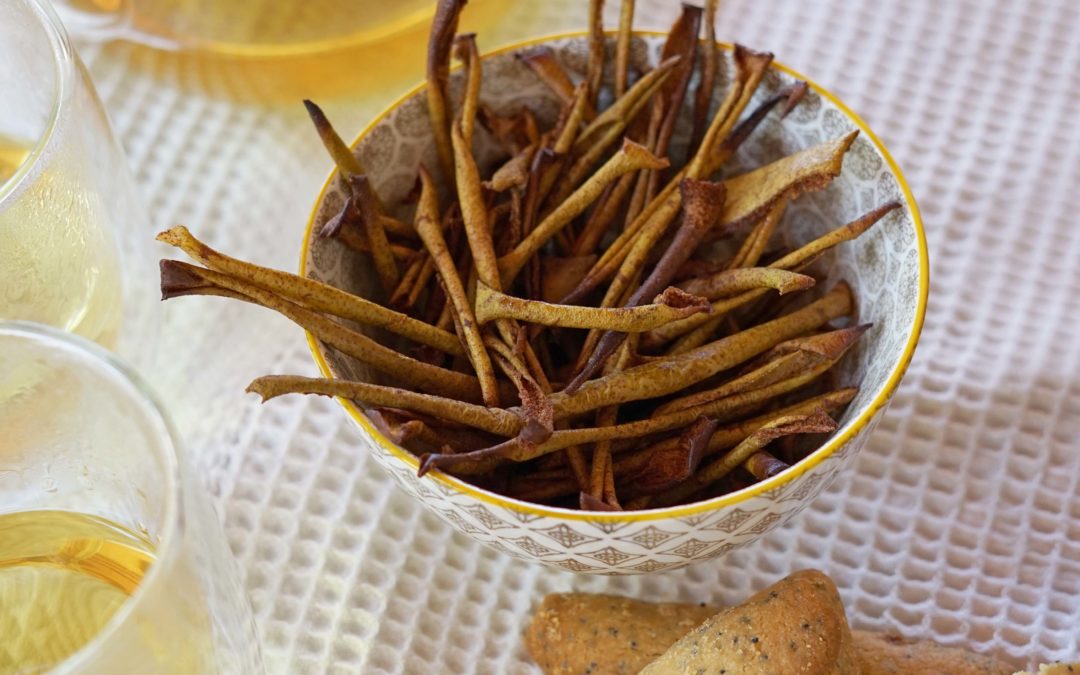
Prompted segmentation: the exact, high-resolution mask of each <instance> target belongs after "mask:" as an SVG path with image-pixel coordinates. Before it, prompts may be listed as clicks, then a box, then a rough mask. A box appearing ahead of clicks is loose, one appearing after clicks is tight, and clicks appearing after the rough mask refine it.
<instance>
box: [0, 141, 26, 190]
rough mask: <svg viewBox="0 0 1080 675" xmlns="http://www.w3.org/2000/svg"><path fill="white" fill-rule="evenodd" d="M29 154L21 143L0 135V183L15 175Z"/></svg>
mask: <svg viewBox="0 0 1080 675" xmlns="http://www.w3.org/2000/svg"><path fill="white" fill-rule="evenodd" d="M29 154H30V151H29V150H28V149H27V148H26V147H25V146H23V145H22V144H21V143H13V142H11V141H8V140H6V139H5V138H3V137H2V136H0V185H3V184H4V182H5V181H6V180H7V179H8V178H11V177H12V176H14V175H15V171H17V170H18V168H19V166H21V165H22V163H23V162H24V161H26V156H27V155H29Z"/></svg>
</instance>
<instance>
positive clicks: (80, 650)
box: [0, 322, 263, 674]
mask: <svg viewBox="0 0 1080 675" xmlns="http://www.w3.org/2000/svg"><path fill="white" fill-rule="evenodd" d="M0 429H2V430H3V433H2V434H0V495H2V499H0V673H2V674H8V673H39V672H44V671H48V670H50V669H55V671H56V672H61V673H68V672H79V673H245V674H246V673H258V672H262V670H263V665H262V660H261V655H260V651H259V646H258V641H257V639H256V633H255V628H254V624H253V620H252V615H251V609H250V606H249V605H248V602H247V599H246V597H245V595H244V592H243V587H242V585H241V583H240V580H239V574H238V570H237V567H236V563H235V560H234V559H233V558H232V556H231V555H230V553H229V549H228V546H227V545H226V542H225V538H224V534H223V532H222V530H221V527H220V524H219V522H218V520H217V518H216V516H215V514H214V511H213V508H212V505H211V503H210V501H209V497H208V495H207V494H206V493H205V492H204V491H203V490H202V489H201V486H200V484H199V483H198V481H197V479H196V478H195V477H194V476H193V475H192V472H191V467H190V466H189V465H187V464H186V463H185V461H184V457H183V456H182V454H181V453H180V448H179V443H178V438H177V435H176V433H175V431H174V430H173V429H172V428H171V427H170V424H169V421H168V420H167V418H166V417H165V415H164V413H163V412H162V410H161V408H160V407H159V406H158V404H157V403H156V402H155V400H154V397H153V396H152V395H151V394H150V393H149V392H148V390H147V389H146V387H145V385H144V384H143V383H142V382H141V381H140V380H139V379H138V378H137V377H136V376H135V375H133V374H132V373H131V372H130V371H129V370H128V369H127V368H126V367H124V366H123V365H121V364H120V363H119V362H118V361H116V360H115V359H114V357H112V356H111V355H110V354H109V353H108V352H107V351H105V350H103V349H102V348H101V347H100V346H98V345H96V344H94V343H91V342H89V341H87V340H84V339H82V338H79V337H77V336H73V335H71V334H70V333H64V332H61V331H57V330H55V329H53V328H49V327H45V326H41V325H39V324H31V323H26V322H0Z"/></svg>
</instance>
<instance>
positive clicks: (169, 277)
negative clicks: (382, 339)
mask: <svg viewBox="0 0 1080 675" xmlns="http://www.w3.org/2000/svg"><path fill="white" fill-rule="evenodd" d="M161 270H162V275H161V280H162V295H163V296H165V297H173V294H171V293H170V292H169V286H170V285H171V284H172V283H174V281H175V280H176V279H178V278H179V279H183V280H184V281H183V285H184V289H185V293H186V294H192V293H191V292H190V291H192V290H193V289H195V288H197V286H196V285H194V284H193V283H191V282H190V279H191V278H192V277H195V278H197V279H198V280H199V286H198V287H216V288H221V289H224V290H226V291H229V292H230V293H232V294H238V295H242V296H244V299H245V300H248V301H250V302H253V303H255V304H258V305H261V306H263V307H266V308H268V309H273V310H274V311H276V312H278V313H279V314H282V315H283V316H285V317H287V318H288V319H290V320H291V321H293V322H294V323H296V324H298V325H300V326H301V327H302V328H304V329H305V330H307V331H309V332H310V333H312V334H313V335H315V336H316V337H318V338H319V339H320V340H322V341H323V342H326V343H327V344H329V345H330V346H332V347H334V348H336V349H338V350H339V351H341V352H342V353H344V354H347V355H349V356H352V357H353V358H356V359H358V360H360V361H363V362H365V363H367V364H369V365H371V366H372V367H374V368H376V369H378V370H379V371H381V372H384V373H387V374H392V375H394V376H395V377H397V378H399V379H400V380H401V381H402V382H405V383H407V384H409V385H412V386H415V387H418V388H421V389H424V390H426V391H429V392H431V393H435V394H439V395H444V396H452V397H458V398H461V399H462V400H476V399H477V394H478V393H479V385H478V383H477V382H476V378H474V377H471V376H468V375H465V374H463V373H459V372H455V371H452V370H446V369H445V368H439V367H438V366H433V365H431V364H428V363H424V362H422V361H417V360H415V359H412V358H410V357H408V356H405V355H403V354H401V353H400V352H397V351H395V350H393V349H390V348H389V347H386V346H384V345H382V344H380V343H378V342H376V341H375V340H372V339H371V338H369V337H368V336H366V335H364V334H363V333H360V332H358V331H354V330H351V329H349V328H346V327H345V326H343V325H342V324H340V323H337V322H336V321H333V320H331V319H328V318H326V317H325V316H323V315H322V314H319V313H317V312H313V311H311V310H308V309H305V308H303V307H302V306H300V305H297V304H295V303H293V302H290V301H288V300H285V299H284V298H282V297H280V296H278V295H276V294H274V293H271V292H270V291H266V290H264V289H261V288H259V287H258V286H255V285H254V284H249V283H247V282H245V281H241V280H239V279H236V278H234V277H230V276H228V275H227V274H222V273H220V272H214V271H213V270H207V269H203V268H200V267H196V266H194V265H189V264H187V263H182V262H179V261H175V260H163V261H161Z"/></svg>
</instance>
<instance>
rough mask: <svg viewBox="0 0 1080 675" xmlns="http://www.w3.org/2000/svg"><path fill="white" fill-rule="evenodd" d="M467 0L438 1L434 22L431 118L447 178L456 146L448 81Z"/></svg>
mask: <svg viewBox="0 0 1080 675" xmlns="http://www.w3.org/2000/svg"><path fill="white" fill-rule="evenodd" d="M465 3H466V0H438V3H437V4H436V6H435V17H434V18H433V19H432V21H431V32H430V35H429V36H428V52H427V87H426V88H425V91H426V95H427V104H428V106H427V107H428V117H429V118H430V120H431V132H432V136H433V138H434V139H435V150H436V151H437V152H438V154H439V166H440V168H441V169H442V172H443V175H444V176H446V178H447V180H452V179H453V178H454V175H455V172H454V149H453V145H452V144H451V140H450V98H449V96H448V95H447V87H446V85H447V81H448V80H449V78H450V51H451V49H452V48H453V45H454V34H455V33H457V26H458V19H459V18H460V17H461V11H462V10H463V9H465Z"/></svg>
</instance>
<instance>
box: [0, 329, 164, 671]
mask: <svg viewBox="0 0 1080 675" xmlns="http://www.w3.org/2000/svg"><path fill="white" fill-rule="evenodd" d="M5 336H15V337H19V338H27V339H30V340H33V341H34V342H35V343H37V344H43V345H48V344H49V343H53V345H58V347H54V348H58V349H61V350H64V351H67V352H69V353H72V354H75V355H76V356H77V357H78V358H79V359H81V360H83V361H84V362H85V363H87V364H88V366H87V367H90V368H93V369H100V370H104V371H107V372H111V374H113V375H116V376H118V377H119V378H120V379H121V380H122V381H123V382H124V383H126V384H127V385H130V393H131V395H132V396H134V397H140V398H141V399H142V403H144V404H145V405H146V407H147V409H148V412H149V413H150V414H152V415H154V416H156V417H157V421H158V422H160V423H161V427H162V428H163V429H164V430H165V438H164V439H163V440H165V441H166V442H165V443H162V447H161V448H160V449H157V450H154V452H155V454H157V455H159V457H158V459H159V460H161V465H162V469H163V474H164V480H165V483H166V484H165V485H164V486H163V488H162V489H163V490H164V492H165V507H164V509H163V517H162V521H163V525H162V528H161V535H160V537H159V538H158V539H159V542H158V544H157V546H156V547H155V549H154V561H153V562H152V563H151V564H150V567H149V568H148V569H147V572H146V574H145V575H144V576H143V578H142V579H141V580H140V581H139V585H138V586H137V587H136V588H135V591H134V592H133V593H132V594H131V595H130V596H129V597H128V598H127V599H126V600H125V601H124V602H123V604H122V605H120V607H119V608H118V609H117V610H116V613H114V614H113V615H112V617H110V618H109V620H108V622H106V624H105V625H104V626H103V627H102V628H101V630H99V631H98V632H97V633H96V634H95V635H94V636H93V637H92V638H91V639H90V640H89V641H87V642H86V643H85V644H83V645H82V646H81V647H79V648H78V649H77V650H75V651H74V652H72V653H71V654H70V655H68V657H67V658H65V659H64V660H63V661H61V662H60V663H58V664H56V665H55V666H54V670H52V671H50V672H58V673H63V672H72V671H78V670H80V669H81V668H82V667H84V666H86V665H88V663H89V662H90V660H91V659H92V658H93V657H94V655H95V654H96V653H98V652H99V651H100V650H101V649H102V647H103V645H105V644H106V643H107V642H108V641H109V640H110V639H111V638H112V636H113V635H114V634H115V633H116V632H117V631H118V630H119V629H120V628H121V626H123V625H125V624H126V623H127V622H128V620H129V619H130V618H131V616H132V614H133V613H134V612H135V609H136V607H138V606H139V605H140V604H141V603H142V600H143V598H144V597H146V595H147V594H148V593H149V592H150V591H151V589H153V588H154V587H155V586H156V585H157V584H158V583H161V580H162V579H163V576H162V575H163V574H165V573H166V572H167V571H168V568H170V567H171V566H172V564H173V563H174V560H173V559H174V558H175V557H176V556H177V555H178V553H177V552H178V550H179V548H178V547H179V544H178V539H179V538H180V537H181V536H182V535H183V533H184V525H185V523H184V512H183V509H182V508H181V506H182V504H183V502H184V500H183V497H184V493H183V480H182V478H183V477H182V475H181V468H180V461H181V458H180V452H181V447H182V446H181V443H180V435H179V434H178V433H177V431H176V427H174V426H173V423H172V420H171V419H170V418H169V415H168V413H167V412H166V411H165V408H164V407H163V406H162V404H161V401H160V400H159V399H158V397H157V395H156V394H155V393H154V392H153V391H152V390H151V389H150V387H149V385H148V384H147V383H146V381H145V380H143V379H142V377H141V376H139V374H138V373H136V372H135V371H134V370H133V369H132V368H131V367H129V366H128V365H126V364H125V363H123V362H122V361H121V360H120V359H119V358H117V357H116V356H115V355H114V354H113V353H112V352H109V351H108V350H106V349H105V348H104V347H102V346H100V345H98V344H97V343H96V342H92V341H90V340H88V339H86V338H84V337H81V336H78V335H74V334H72V333H68V332H65V331H62V330H59V329H57V328H53V327H51V326H46V325H44V324H39V323H34V322H30V321H13V320H0V339H2V338H4V337H5Z"/></svg>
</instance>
